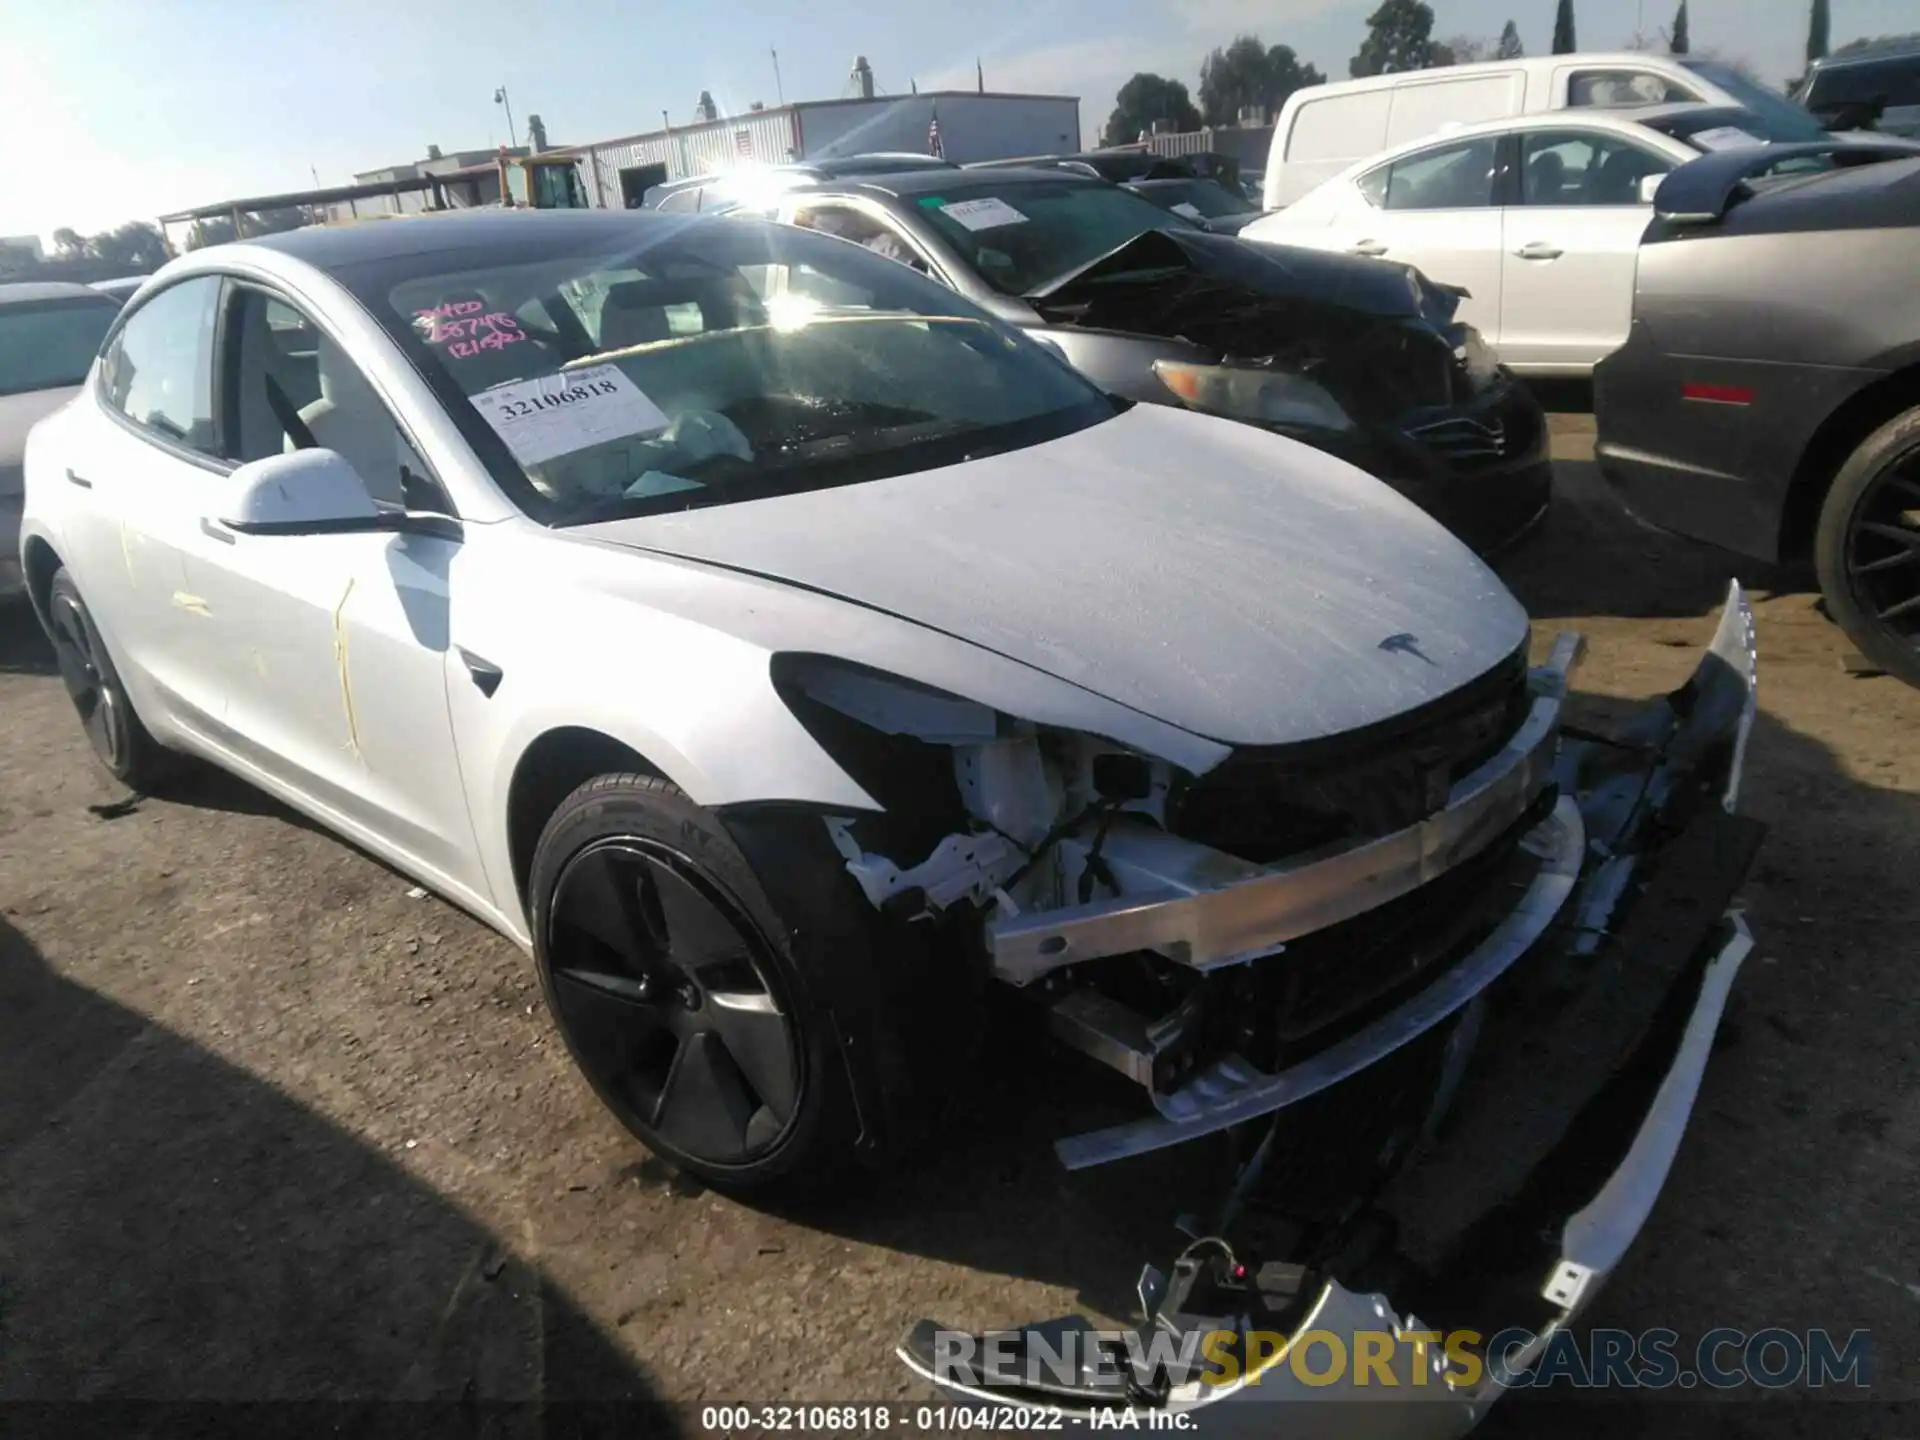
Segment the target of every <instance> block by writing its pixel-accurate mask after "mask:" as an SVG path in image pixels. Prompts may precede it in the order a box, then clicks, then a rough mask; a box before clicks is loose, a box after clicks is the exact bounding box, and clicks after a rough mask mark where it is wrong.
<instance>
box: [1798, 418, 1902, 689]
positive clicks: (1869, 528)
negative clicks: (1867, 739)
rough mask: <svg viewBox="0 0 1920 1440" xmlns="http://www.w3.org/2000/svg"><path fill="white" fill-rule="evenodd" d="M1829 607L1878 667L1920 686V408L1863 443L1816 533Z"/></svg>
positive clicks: (1844, 469)
mask: <svg viewBox="0 0 1920 1440" xmlns="http://www.w3.org/2000/svg"><path fill="white" fill-rule="evenodd" d="M1813 559H1814V566H1815V568H1816V569H1817V571H1818V572H1819V576H1820V592H1821V594H1822V595H1823V596H1824V597H1825V599H1826V602H1827V610H1828V613H1830V614H1831V615H1832V616H1833V618H1834V620H1835V621H1836V622H1837V623H1838V624H1839V626H1840V628H1841V629H1842V630H1843V631H1845V632H1846V634H1847V638H1848V639H1850V640H1852V641H1853V643H1854V644H1855V645H1857V646H1859V647H1860V651H1861V653H1862V654H1864V655H1865V656H1866V657H1867V658H1868V659H1869V660H1871V661H1872V662H1873V663H1874V664H1875V665H1877V666H1879V667H1880V668H1881V669H1882V670H1885V671H1886V672H1887V673H1888V674H1889V675H1893V676H1895V677H1897V678H1899V679H1901V680H1904V681H1905V682H1906V683H1907V684H1909V685H1914V686H1920V407H1916V408H1915V409H1912V410H1909V411H1907V412H1906V413H1905V414H1903V415H1898V416H1895V417H1894V418H1893V419H1892V420H1889V421H1888V422H1887V423H1886V424H1885V425H1882V426H1881V427H1880V428H1879V429H1878V430H1876V431H1874V432H1873V434H1871V435H1869V436H1868V437H1867V438H1866V439H1865V440H1864V441H1862V442H1861V444H1860V448H1859V449H1857V450H1855V451H1854V452H1853V454H1852V455H1851V456H1850V457H1848V459H1847V463H1846V464H1844V465H1842V466H1841V467H1840V472H1839V474H1837V475H1835V476H1834V480H1833V488H1832V489H1831V490H1829V491H1828V492H1827V498H1826V501H1825V503H1824V504H1823V505H1822V506H1821V508H1820V524H1819V527H1818V529H1817V530H1816V531H1815V532H1814V543H1813Z"/></svg>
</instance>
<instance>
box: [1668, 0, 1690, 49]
mask: <svg viewBox="0 0 1920 1440" xmlns="http://www.w3.org/2000/svg"><path fill="white" fill-rule="evenodd" d="M1687 45H1688V40H1687V0H1680V8H1679V9H1678V10H1676V11H1674V12H1673V29H1671V30H1669V31H1668V32H1667V49H1668V51H1670V52H1671V53H1672V54H1675V55H1684V54H1686V53H1687Z"/></svg>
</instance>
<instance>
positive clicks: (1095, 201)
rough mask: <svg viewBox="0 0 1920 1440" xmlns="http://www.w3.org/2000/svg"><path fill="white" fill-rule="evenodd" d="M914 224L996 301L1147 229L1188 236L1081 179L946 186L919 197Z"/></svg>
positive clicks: (1145, 204)
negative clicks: (932, 233) (926, 228)
mask: <svg viewBox="0 0 1920 1440" xmlns="http://www.w3.org/2000/svg"><path fill="white" fill-rule="evenodd" d="M915 203H916V204H917V206H918V207H919V210H920V215H921V218H922V219H924V220H925V221H926V222H927V223H928V224H929V225H931V226H932V227H933V228H934V229H935V230H937V231H938V232H939V233H940V237H941V239H943V240H945V241H946V242H947V244H948V245H949V246H950V247H952V248H953V249H954V250H956V251H958V252H959V254H960V257H961V258H962V259H963V260H965V261H966V262H967V264H968V265H970V266H972V267H973V269H974V270H975V271H976V272H977V273H978V274H979V276H980V278H981V279H982V280H984V281H986V282H987V284H989V285H991V286H993V288H994V289H996V290H998V291H999V292H1000V293H1001V294H1003V295H1026V294H1030V293H1031V292H1033V291H1035V290H1038V289H1040V288H1041V287H1042V286H1043V285H1045V284H1047V282H1049V281H1051V280H1058V279H1059V278H1060V277H1061V276H1063V275H1067V274H1070V273H1071V272H1073V271H1075V270H1078V269H1079V268H1080V267H1081V266H1083V265H1085V264H1087V263H1089V262H1090V261H1093V260H1098V259H1099V258H1100V257H1101V256H1102V255H1105V254H1107V253H1108V252H1109V251H1113V250H1117V249H1119V248H1120V247H1121V246H1122V245H1124V244H1126V243H1127V241H1129V240H1131V239H1133V238H1134V237H1135V236H1136V235H1144V234H1145V233H1146V232H1147V231H1149V230H1172V229H1191V228H1192V224H1191V222H1190V221H1188V220H1186V219H1184V218H1182V217H1181V216H1179V215H1175V214H1173V213H1172V212H1170V211H1167V210H1162V209H1161V208H1160V207H1159V206H1158V205H1155V204H1154V203H1153V202H1152V201H1150V200H1145V199H1142V198H1141V197H1140V196H1138V195H1136V194H1134V193H1133V192H1132V191H1131V190H1122V189H1120V188H1118V187H1117V186H1113V185H1103V184H1099V183H1097V182H1092V181H1086V180H1073V179H1063V180H1060V181H1058V182H1047V181H1036V182H1034V183H1032V184H1022V185H1006V186H994V185H977V184H976V185H954V186H951V187H946V188H943V189H942V190H941V191H940V193H939V194H937V195H925V196H921V197H919V198H918V199H917V200H916V201H915Z"/></svg>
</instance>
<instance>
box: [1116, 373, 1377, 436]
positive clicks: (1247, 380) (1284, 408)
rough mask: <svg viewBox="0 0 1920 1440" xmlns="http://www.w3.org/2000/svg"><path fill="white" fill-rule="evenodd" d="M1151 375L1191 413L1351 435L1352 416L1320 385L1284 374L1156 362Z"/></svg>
mask: <svg viewBox="0 0 1920 1440" xmlns="http://www.w3.org/2000/svg"><path fill="white" fill-rule="evenodd" d="M1153 373H1154V374H1156V375H1158V376H1159V377H1160V383H1161V384H1163V385H1165V386H1166V387H1167V389H1169V390H1171V391H1172V392H1173V393H1174V394H1175V395H1176V396H1178V397H1179V399H1180V403H1181V404H1183V405H1185V406H1187V407H1188V408H1190V409H1193V410H1204V411H1206V412H1208V413H1209V414H1212V415H1225V416H1227V417H1228V418H1230V419H1233V420H1252V421H1255V422H1257V423H1259V424H1262V425H1283V426H1287V427H1290V428H1296V429H1307V430H1351V429H1353V417H1352V416H1350V415H1348V414H1347V412H1346V411H1345V410H1343V409H1342V408H1341V406H1340V402H1339V401H1338V400H1335V399H1334V398H1333V396H1331V395H1329V394H1328V393H1327V392H1326V390H1325V389H1324V388H1322V387H1321V386H1320V385H1318V384H1316V383H1314V382H1313V381H1312V380H1309V379H1308V378H1307V377H1306V376H1304V375H1298V374H1294V373H1292V372H1291V371H1286V370H1260V369H1255V368H1253V367H1251V366H1243V365H1193V364H1188V363H1187V362H1185V361H1180V360H1156V361H1154V362H1153Z"/></svg>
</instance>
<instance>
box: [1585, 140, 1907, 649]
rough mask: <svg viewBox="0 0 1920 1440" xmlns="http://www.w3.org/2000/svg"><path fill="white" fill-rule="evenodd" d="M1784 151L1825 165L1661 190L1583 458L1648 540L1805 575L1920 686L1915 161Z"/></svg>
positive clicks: (1895, 144)
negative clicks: (1591, 456) (1622, 336)
mask: <svg viewBox="0 0 1920 1440" xmlns="http://www.w3.org/2000/svg"><path fill="white" fill-rule="evenodd" d="M1786 148H1787V150H1788V151H1792V152H1801V153H1803V154H1804V155H1805V156H1806V157H1807V158H1810V159H1820V160H1826V161H1830V162H1840V163H1839V164H1838V165H1837V167H1830V168H1826V169H1823V170H1821V171H1819V172H1816V173H1811V174H1808V173H1803V174H1799V175H1790V176H1781V177H1776V178H1771V179H1767V178H1762V176H1761V174H1760V172H1762V171H1764V170H1765V169H1767V168H1770V167H1769V165H1768V157H1766V156H1763V155H1757V154H1754V153H1752V152H1725V153H1722V154H1718V155H1710V156H1707V157H1705V158H1703V159H1700V160H1696V161H1694V162H1693V163H1692V164H1690V165H1687V166H1685V167H1684V168H1682V169H1680V170H1676V171H1675V172H1674V173H1673V174H1672V175H1670V176H1668V177H1667V180H1666V182H1665V183H1664V184H1663V185H1662V186H1661V187H1660V192H1659V195H1658V197H1657V199H1656V201H1655V204H1656V207H1657V210H1658V212H1659V213H1658V215H1657V217H1656V219H1655V220H1654V222H1653V224H1652V225H1651V226H1650V227H1649V228H1648V231H1647V235H1646V238H1645V240H1644V241H1643V242H1642V244H1641V247H1640V263H1639V270H1638V274H1637V277H1636V281H1635V286H1634V299H1633V332H1632V335H1631V337H1630V338H1629V339H1628V341H1627V343H1626V344H1625V345H1623V346H1622V347H1621V348H1620V349H1618V350H1616V351H1615V352H1614V353H1613V354H1612V355H1610V356H1608V357H1607V358H1606V359H1605V360H1604V361H1602V362H1601V364H1600V365H1599V366H1598V368H1597V369H1596V370H1595V371H1594V411H1595V415H1596V417H1597V424H1598V430H1599V435H1598V441H1597V443H1596V445H1595V453H1596V455H1597V458H1598V460H1599V464H1600V471H1601V474H1602V475H1604V476H1605V477H1606V479H1607V480H1608V481H1609V482H1610V483H1611V484H1612V485H1613V486H1614V488H1615V489H1616V490H1617V491H1618V492H1619V494H1620V496H1621V498H1622V499H1623V500H1624V501H1625V502H1626V504H1627V506H1628V508H1629V509H1631V510H1632V511H1633V512H1634V514H1636V515H1638V516H1640V517H1641V518H1642V519H1644V520H1647V521H1649V522H1651V523H1652V524H1655V525H1658V526H1660V527H1662V528H1664V529H1668V530H1673V531H1677V532H1679V533H1680V534H1683V535H1690V536H1693V537H1694V538H1696V539H1700V540H1706V541H1709V542H1711V543H1713V544H1715V545H1720V546H1724V547H1725V548H1727V549H1729V550H1734V551H1737V552H1739V553H1740V554H1743V555H1751V556H1753V557H1755V558H1757V559H1761V560H1767V561H1804V560H1807V559H1811V560H1812V561H1813V563H1814V566H1815V568H1816V570H1817V572H1818V574H1819V579H1820V590H1821V594H1822V595H1823V596H1824V598H1825V600H1826V606H1827V610H1828V613H1829V614H1831V615H1832V617H1833V618H1834V620H1835V621H1836V622H1837V623H1838V624H1839V625H1840V628H1841V629H1842V630H1844V631H1845V632H1846V634H1847V636H1848V638H1849V639H1851V640H1852V641H1853V643H1854V644H1855V645H1857V646H1858V647H1859V648H1860V650H1861V651H1862V652H1863V653H1864V654H1865V655H1866V656H1867V657H1868V658H1869V659H1870V660H1872V661H1873V662H1874V663H1875V664H1876V665H1877V666H1879V667H1880V668H1882V669H1884V670H1886V671H1887V672H1888V673H1890V674H1894V675H1897V676H1899V677H1900V678H1901V679H1903V680H1905V681H1906V682H1907V683H1908V684H1912V685H1920V286H1917V285H1915V284H1914V263H1915V260H1914V257H1915V256H1916V255H1917V254H1920V151H1916V150H1915V149H1914V148H1913V147H1912V146H1911V145H1909V144H1907V143H1905V142H1902V141H1899V140H1893V139H1889V140H1882V141H1878V142H1874V143H1872V144H1858V143H1856V144H1853V145H1846V144H1842V143H1839V142H1834V141H1830V142H1828V143H1827V144H1825V145H1819V144H1815V145H1808V146H1805V147H1801V146H1792V147H1786ZM1845 162H1854V163H1845Z"/></svg>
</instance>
